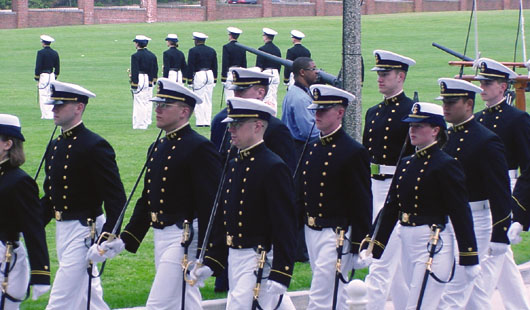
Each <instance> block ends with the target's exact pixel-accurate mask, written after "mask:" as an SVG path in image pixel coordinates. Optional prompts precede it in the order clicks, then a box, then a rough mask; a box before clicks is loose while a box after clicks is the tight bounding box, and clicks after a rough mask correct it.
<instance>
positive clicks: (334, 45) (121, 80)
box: [0, 11, 530, 309]
mask: <svg viewBox="0 0 530 310" xmlns="http://www.w3.org/2000/svg"><path fill="white" fill-rule="evenodd" d="M478 16H479V35H480V36H479V38H480V51H481V52H482V56H484V57H490V58H494V59H498V60H501V61H512V60H513V52H514V51H513V49H514V42H515V35H516V29H517V18H518V12H517V11H488V12H479V15H478ZM468 18H469V12H447V13H445V12H444V13H423V14H395V15H370V16H363V20H362V26H363V31H362V36H363V37H362V52H363V56H364V59H365V65H366V69H367V70H366V78H365V83H364V88H363V94H362V98H363V111H366V109H367V108H368V107H369V106H371V105H373V104H375V103H377V102H379V101H380V99H381V95H380V94H379V93H378V91H377V85H376V81H375V80H376V74H375V73H373V72H370V71H369V69H370V68H371V67H373V65H374V59H373V57H372V51H373V50H374V49H387V50H391V51H394V52H397V53H400V54H404V55H406V56H409V57H412V58H413V59H415V60H416V61H417V65H416V66H414V67H412V68H411V69H410V71H409V75H408V78H407V82H406V85H405V90H406V92H407V93H408V94H409V95H411V96H412V93H413V92H414V91H418V92H419V97H420V100H422V101H432V100H433V98H434V97H436V96H437V93H438V91H439V88H438V85H437V83H436V81H437V79H438V78H439V77H452V76H454V75H455V74H457V73H458V69H457V68H455V67H450V66H448V65H447V61H449V60H456V59H455V58H453V57H452V56H449V55H447V54H445V53H443V52H441V51H439V50H438V49H435V48H433V47H432V46H431V43H432V42H433V41H434V42H437V43H440V44H442V45H445V46H447V47H450V48H452V49H455V50H457V51H459V52H462V51H463V49H464V44H465V39H466V38H465V37H466V31H467V23H468ZM341 24H342V19H341V18H339V17H299V18H269V19H260V20H259V21H256V20H233V21H216V22H201V23H156V24H120V25H93V26H71V27H52V28H30V29H13V30H0V37H1V38H2V40H0V48H1V50H2V51H4V56H3V57H2V61H1V68H2V70H1V72H2V76H3V78H2V79H0V113H12V114H16V115H18V116H19V117H20V119H21V122H22V126H23V132H24V135H25V136H26V139H27V141H26V144H25V147H26V154H27V162H26V164H25V165H24V166H23V168H24V169H25V170H26V171H27V172H28V173H30V174H31V175H33V174H34V173H35V171H36V169H37V166H38V164H39V161H40V159H41V156H42V154H43V151H44V148H45V146H46V144H47V142H48V139H49V136H50V134H51V132H52V130H53V124H52V122H51V121H49V120H40V111H39V108H38V104H37V102H36V91H37V89H36V83H35V82H34V81H33V70H34V64H35V55H36V51H37V50H38V49H40V42H39V35H41V34H43V33H46V34H49V35H51V36H53V37H54V38H55V39H56V42H55V43H53V45H52V47H53V48H55V49H56V50H58V51H59V53H60V56H61V75H60V76H59V79H60V80H62V81H66V82H72V83H77V84H80V85H83V86H84V87H86V88H88V89H89V90H91V91H93V92H95V93H96V94H97V97H96V98H94V99H92V100H91V101H90V103H89V105H88V108H87V111H86V114H85V117H84V120H85V123H86V125H87V126H88V127H89V128H91V129H93V130H94V131H96V132H97V133H99V134H101V135H102V136H103V137H105V138H106V139H107V140H108V141H109V142H110V143H111V144H112V145H113V146H114V148H115V150H116V153H117V160H118V165H119V168H120V171H121V176H122V180H123V183H124V185H125V189H126V192H127V193H129V192H130V190H131V188H132V186H133V184H134V181H135V180H136V177H137V175H138V173H139V172H140V169H141V166H142V164H143V162H144V158H145V154H146V148H147V146H148V145H149V144H150V143H151V142H152V141H153V140H154V139H155V137H156V135H157V133H158V129H156V128H155V127H151V128H150V129H149V130H146V131H138V130H132V124H131V113H132V100H131V95H130V92H129V85H128V78H127V75H126V70H127V68H129V61H130V55H131V54H132V53H134V45H133V43H132V42H131V40H132V39H133V38H134V36H135V35H136V34H144V35H147V36H149V37H151V38H152V39H153V40H152V41H151V43H150V44H149V49H150V50H152V51H153V52H154V53H155V54H156V55H157V56H158V57H159V62H160V65H161V62H162V59H161V58H162V52H163V51H164V50H165V49H166V45H165V41H164V38H165V36H166V34H167V33H177V34H178V35H179V37H180V40H181V42H180V48H181V49H182V50H183V51H185V54H186V55H187V51H188V49H189V48H191V47H192V43H193V41H192V40H191V33H192V32H193V31H201V32H204V33H206V34H208V35H209V36H210V39H208V40H207V41H206V42H207V44H208V45H210V46H212V47H214V48H215V49H216V50H217V51H218V53H219V55H218V57H219V61H220V59H221V46H222V45H223V44H225V43H226V40H227V36H226V30H225V28H226V27H227V26H236V27H239V28H241V29H243V30H244V33H243V34H242V36H241V37H240V42H241V43H243V44H246V45H249V46H252V47H259V46H261V45H262V41H261V28H262V27H270V28H273V29H275V30H276V31H278V32H279V35H278V36H277V38H276V39H275V43H276V44H277V45H278V46H279V47H280V49H281V50H282V53H284V55H285V51H286V50H287V48H289V47H290V46H291V43H290V37H289V31H290V30H291V29H293V28H296V29H299V30H301V31H303V32H304V33H305V34H306V39H304V44H305V45H306V46H307V47H308V48H309V49H310V50H311V52H312V55H313V59H314V60H315V62H316V64H317V66H318V67H319V68H323V69H324V70H326V71H327V72H329V73H333V74H337V72H338V71H339V69H340V66H341V51H342V46H341V42H342V31H341V29H342V27H341ZM527 32H528V31H527ZM472 38H473V35H472V36H471V41H470V46H469V47H468V51H472V50H474V45H473V42H472ZM518 54H519V55H520V54H521V50H520V49H519V51H518ZM518 60H519V61H520V59H518ZM248 62H249V64H253V63H254V62H255V56H254V55H249V56H248ZM519 72H520V73H524V72H523V71H519ZM465 73H467V74H471V73H472V71H471V69H466V72H465ZM219 86H220V84H219V85H218V86H217V87H216V88H215V92H214V113H216V112H217V111H219V109H220V99H221V87H219ZM284 95H285V89H284V88H283V87H280V90H279V94H278V96H279V101H280V102H281V99H282V98H283V96H284ZM478 106H479V107H481V106H482V103H481V102H479V103H478ZM280 112H281V111H280ZM198 131H199V132H200V133H201V134H204V135H205V136H207V137H208V136H209V131H208V129H206V128H199V129H198ZM478 155H479V154H477V156H478ZM39 179H40V180H39V184H41V182H42V175H41V177H40V178H39ZM138 192H140V190H138ZM137 196H138V195H135V197H134V198H133V200H132V201H133V203H132V206H131V207H130V208H129V210H128V212H127V217H128V216H129V215H130V214H131V212H132V208H133V206H134V201H135V200H136V198H137ZM54 226H55V225H54V224H53V222H52V223H51V224H50V225H49V226H48V227H47V232H48V242H49V243H48V244H49V247H50V254H51V256H52V266H51V267H52V270H53V272H55V271H56V270H57V261H56V259H55V243H54V238H53V236H54ZM152 247H153V244H152V234H151V233H150V234H148V236H147V238H146V239H145V240H144V242H143V244H142V246H141V248H140V249H139V251H138V253H137V254H135V255H133V254H130V253H123V254H121V255H120V256H119V257H118V258H116V259H114V260H111V261H110V262H109V263H108V265H107V267H106V271H105V274H104V276H103V280H102V281H103V285H104V288H105V297H106V298H105V299H106V301H107V302H108V304H109V305H110V306H111V307H112V308H119V307H128V306H138V305H144V304H145V300H146V298H147V295H148V293H149V288H150V285H151V282H152V279H153V275H154V266H153V249H152ZM529 248H530V238H528V237H526V239H525V240H524V241H523V243H522V244H520V245H518V246H515V247H514V252H515V254H516V259H517V262H518V263H521V262H525V261H528V260H530V251H529ZM365 273H366V272H365V271H364V272H363V270H361V271H360V272H358V273H357V275H356V276H357V277H361V278H363V277H364V275H365ZM310 279H311V272H310V269H309V266H308V265H307V264H297V265H296V268H295V274H294V278H293V283H292V286H291V289H293V290H300V289H304V288H307V287H308V286H309V283H310ZM203 296H204V297H205V298H215V297H219V296H217V295H215V294H214V293H213V284H212V281H209V282H208V283H207V286H206V288H204V289H203ZM46 299H47V297H46V296H45V297H43V298H41V300H39V301H37V302H33V301H27V302H25V303H24V304H23V306H22V309H43V308H44V306H45V303H46Z"/></svg>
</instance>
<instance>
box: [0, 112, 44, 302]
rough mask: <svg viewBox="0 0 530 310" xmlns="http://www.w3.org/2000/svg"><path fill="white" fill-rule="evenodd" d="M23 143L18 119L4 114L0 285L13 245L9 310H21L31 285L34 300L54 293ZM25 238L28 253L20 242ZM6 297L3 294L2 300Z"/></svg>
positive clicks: (34, 186)
mask: <svg viewBox="0 0 530 310" xmlns="http://www.w3.org/2000/svg"><path fill="white" fill-rule="evenodd" d="M23 141H25V140H24V136H23V135H22V130H21V126H20V121H19V119H18V117H16V116H14V115H9V114H0V201H2V203H1V204H0V214H2V217H0V283H3V282H4V276H5V274H4V272H5V268H6V266H5V257H6V254H7V246H6V245H8V244H9V243H11V246H10V247H12V248H10V253H9V254H11V258H12V259H11V266H10V268H9V274H8V277H9V278H8V279H9V280H8V282H7V294H6V295H5V304H4V308H3V309H5V310H17V309H18V308H19V306H20V302H21V301H22V299H24V295H25V294H26V290H27V288H28V285H31V286H33V299H34V300H36V299H37V298H38V297H39V296H41V295H42V294H44V293H46V292H47V291H48V290H49V289H50V259H49V257H48V246H47V245H46V232H45V231H44V224H43V223H42V214H41V213H42V212H41V208H40V205H39V189H38V188H37V184H36V183H35V181H34V180H33V179H32V178H31V177H30V176H29V175H27V174H26V172H24V171H23V170H22V169H20V166H21V165H22V164H23V163H24V161H25V155H24V150H23V146H22V145H23ZM21 234H22V235H23V236H24V244H25V245H26V248H27V252H26V248H25V247H24V246H23V244H22V243H20V241H19V239H20V235H21ZM28 254H29V255H28ZM28 256H29V262H30V266H31V271H30V268H29V266H28V262H27V258H26V257H28ZM3 294H4V293H3V292H0V296H2V295H3Z"/></svg>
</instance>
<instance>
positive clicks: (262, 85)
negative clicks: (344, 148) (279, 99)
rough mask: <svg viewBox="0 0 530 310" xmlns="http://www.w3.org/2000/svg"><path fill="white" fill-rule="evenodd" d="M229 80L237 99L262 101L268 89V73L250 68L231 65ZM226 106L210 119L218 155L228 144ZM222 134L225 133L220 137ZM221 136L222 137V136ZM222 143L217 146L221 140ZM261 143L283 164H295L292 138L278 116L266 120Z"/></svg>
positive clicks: (269, 79)
mask: <svg viewBox="0 0 530 310" xmlns="http://www.w3.org/2000/svg"><path fill="white" fill-rule="evenodd" d="M232 76H233V82H232V85H231V86H230V88H231V89H232V90H233V91H234V96H235V97H238V98H247V99H258V100H262V101H263V100H264V98H265V96H266V94H267V90H268V89H270V88H269V87H270V83H271V79H273V76H272V75H269V74H267V73H265V72H259V71H256V70H254V68H252V69H244V68H235V69H233V70H232ZM227 113H228V112H227V108H224V109H222V110H221V111H220V112H219V113H218V114H217V115H216V116H215V117H214V119H213V121H212V130H211V135H210V136H211V140H212V142H213V144H214V145H215V146H216V148H217V149H218V150H220V151H221V155H223V156H226V154H227V151H228V148H229V147H230V137H229V136H228V133H227V131H226V127H227V126H226V123H222V120H224V119H225V118H226V115H227ZM223 135H226V136H224V137H223ZM223 138H224V139H223ZM223 140H224V144H223V146H222V147H221V143H223ZM263 140H264V141H265V145H266V146H267V147H268V148H269V149H270V150H271V151H273V152H274V153H276V154H277V155H278V156H280V158H281V159H283V161H284V162H285V163H286V164H287V166H288V167H289V169H291V171H294V169H295V166H296V160H297V158H296V155H295V152H294V141H293V137H292V136H291V133H290V132H289V129H288V128H287V126H285V125H284V124H283V123H282V121H280V120H279V119H278V118H276V117H274V116H272V117H271V118H270V119H269V122H268V126H267V129H265V134H264V135H263Z"/></svg>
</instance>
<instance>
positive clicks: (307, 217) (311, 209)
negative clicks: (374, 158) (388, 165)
mask: <svg viewBox="0 0 530 310" xmlns="http://www.w3.org/2000/svg"><path fill="white" fill-rule="evenodd" d="M300 169H301V174H300V186H301V192H302V193H301V195H300V197H302V199H301V201H300V202H299V204H301V207H300V209H301V210H303V218H304V223H305V224H306V225H308V226H309V228H312V229H317V230H321V229H322V228H329V227H331V228H333V229H335V228H337V227H341V228H343V229H345V228H347V227H348V226H350V225H351V229H352V233H351V237H350V240H351V242H352V248H351V251H352V253H357V251H358V250H359V245H360V243H361V241H362V239H363V238H364V237H365V236H366V234H368V232H369V230H370V226H371V223H372V191H371V180H370V160H369V158H368V152H367V151H366V149H365V148H364V147H363V146H362V145H361V144H359V143H358V142H357V141H355V140H353V139H352V138H351V137H350V136H349V135H348V134H347V133H346V132H345V131H344V129H342V128H339V129H338V130H336V131H335V132H334V133H332V134H330V135H328V136H325V137H320V138H319V139H315V140H313V141H311V142H310V143H309V144H308V148H307V150H306V153H305V154H304V157H303V159H302V164H301V166H300Z"/></svg>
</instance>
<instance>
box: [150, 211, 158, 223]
mask: <svg viewBox="0 0 530 310" xmlns="http://www.w3.org/2000/svg"><path fill="white" fill-rule="evenodd" d="M151 222H155V223H156V222H158V215H157V214H156V212H151Z"/></svg>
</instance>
